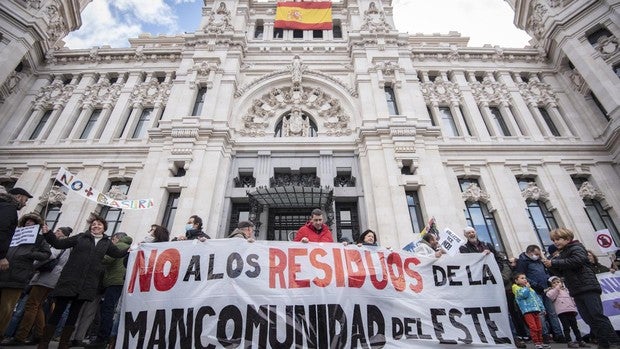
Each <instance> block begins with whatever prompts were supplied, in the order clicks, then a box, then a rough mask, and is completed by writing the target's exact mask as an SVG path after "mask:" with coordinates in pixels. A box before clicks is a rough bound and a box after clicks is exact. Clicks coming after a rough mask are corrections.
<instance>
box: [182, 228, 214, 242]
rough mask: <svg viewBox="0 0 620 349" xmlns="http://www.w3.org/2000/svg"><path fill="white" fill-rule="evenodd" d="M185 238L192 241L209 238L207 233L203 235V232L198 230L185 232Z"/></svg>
mask: <svg viewBox="0 0 620 349" xmlns="http://www.w3.org/2000/svg"><path fill="white" fill-rule="evenodd" d="M185 237H186V238H187V240H194V239H198V238H205V239H210V238H211V237H210V236H209V235H207V233H205V232H204V231H202V230H200V229H190V230H188V231H186V232H185Z"/></svg>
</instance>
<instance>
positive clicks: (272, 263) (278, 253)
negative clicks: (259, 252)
mask: <svg viewBox="0 0 620 349" xmlns="http://www.w3.org/2000/svg"><path fill="white" fill-rule="evenodd" d="M276 258H277V259H278V262H277V263H276ZM284 269H286V253H284V251H282V250H280V249H277V248H270V249H269V288H276V277H279V279H280V288H286V281H285V279H284Z"/></svg>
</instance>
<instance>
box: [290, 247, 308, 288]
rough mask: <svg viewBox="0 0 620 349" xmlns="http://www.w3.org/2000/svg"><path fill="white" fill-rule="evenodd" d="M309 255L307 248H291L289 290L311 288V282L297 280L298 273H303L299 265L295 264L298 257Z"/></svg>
mask: <svg viewBox="0 0 620 349" xmlns="http://www.w3.org/2000/svg"><path fill="white" fill-rule="evenodd" d="M306 255H308V249H306V248H289V250H288V287H289V288H304V287H310V280H308V279H302V280H297V275H295V274H297V273H299V272H300V271H301V266H300V264H299V263H296V262H295V258H296V257H297V256H306Z"/></svg>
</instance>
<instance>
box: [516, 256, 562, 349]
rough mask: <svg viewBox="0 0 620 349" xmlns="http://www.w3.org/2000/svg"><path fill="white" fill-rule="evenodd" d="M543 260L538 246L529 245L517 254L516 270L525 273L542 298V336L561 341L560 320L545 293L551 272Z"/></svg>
mask: <svg viewBox="0 0 620 349" xmlns="http://www.w3.org/2000/svg"><path fill="white" fill-rule="evenodd" d="M543 260H544V255H543V254H542V252H541V250H540V247H538V246H537V245H529V246H528V247H527V248H526V249H525V252H523V253H521V255H519V259H518V260H517V272H519V273H523V274H525V276H526V277H527V280H528V281H529V283H530V285H531V287H532V289H534V291H536V293H537V294H538V295H539V296H540V298H541V299H542V300H543V304H544V305H545V310H546V314H547V315H546V316H545V317H543V319H542V320H543V321H542V326H543V336H544V337H545V340H546V341H548V340H549V337H551V336H553V339H554V340H555V341H556V342H560V343H563V342H564V341H565V339H564V333H563V331H562V326H561V325H560V320H559V318H558V315H557V313H556V312H555V308H554V307H553V301H552V300H551V299H549V297H547V295H546V294H545V289H546V288H547V280H549V277H551V274H550V273H549V271H548V270H547V268H545V265H544V264H543Z"/></svg>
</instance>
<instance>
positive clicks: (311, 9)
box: [273, 1, 332, 30]
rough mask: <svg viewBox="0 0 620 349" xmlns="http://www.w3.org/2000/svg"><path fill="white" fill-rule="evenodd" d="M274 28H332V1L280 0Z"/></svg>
mask: <svg viewBox="0 0 620 349" xmlns="http://www.w3.org/2000/svg"><path fill="white" fill-rule="evenodd" d="M273 27H274V28H280V29H302V30H310V29H317V30H321V29H326V30H329V29H332V3H331V2H330V1H321V2H289V1H283V2H278V5H277V7H276V20H275V22H274V25H273Z"/></svg>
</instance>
